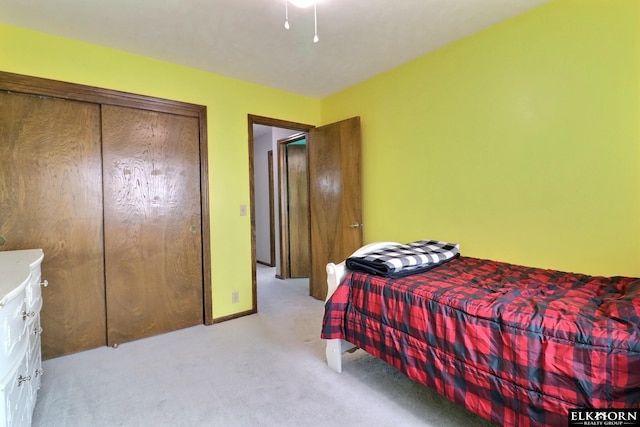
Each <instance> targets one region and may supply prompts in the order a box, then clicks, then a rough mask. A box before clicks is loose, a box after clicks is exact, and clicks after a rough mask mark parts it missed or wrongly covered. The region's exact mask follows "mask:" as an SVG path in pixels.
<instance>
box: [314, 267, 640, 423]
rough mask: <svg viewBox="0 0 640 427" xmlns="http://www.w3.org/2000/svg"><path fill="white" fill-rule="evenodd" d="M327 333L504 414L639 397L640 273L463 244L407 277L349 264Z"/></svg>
mask: <svg viewBox="0 0 640 427" xmlns="http://www.w3.org/2000/svg"><path fill="white" fill-rule="evenodd" d="M321 336H322V338H325V339H334V338H339V339H344V340H347V341H349V342H350V343H352V344H354V345H356V346H357V347H359V348H361V349H363V350H365V351H366V352H368V353H370V354H372V355H373V356H376V357H378V358H380V359H382V360H384V361H386V362H387V363H389V364H390V365H392V366H394V367H396V368H397V369H399V370H401V371H402V372H404V373H405V374H406V375H407V376H409V377H410V378H411V379H413V380H415V381H418V382H420V383H422V384H425V385H427V386H429V387H432V388H434V389H435V390H436V391H438V392H439V393H441V394H443V395H444V396H445V397H446V398H448V399H449V400H451V401H453V402H456V403H458V404H460V405H463V406H464V407H465V408H467V409H468V410H470V411H472V412H474V413H476V414H478V415H480V416H482V417H484V418H486V419H488V420H491V421H492V422H494V423H496V424H498V425H519V426H527V427H533V426H536V427H540V426H548V427H556V426H562V425H567V414H568V410H569V409H572V408H640V278H629V277H597V276H587V275H582V274H573V273H565V272H560V271H555V270H544V269H537V268H530V267H523V266H517V265H512V264H507V263H500V262H495V261H488V260H481V259H476V258H470V257H462V256H460V257H458V258H456V259H454V260H451V261H450V262H447V263H446V264H444V265H442V266H440V267H438V268H434V269H432V270H430V271H428V272H426V273H422V274H416V275H412V276H410V277H404V278H400V279H391V278H386V277H381V276H376V275H372V274H365V273H361V272H352V273H349V274H348V275H347V277H346V278H345V280H344V281H343V282H342V284H340V286H338V288H337V289H336V291H335V293H334V294H333V295H332V296H331V297H330V299H329V300H328V302H327V304H326V306H325V315H324V321H323V325H322V335H321Z"/></svg>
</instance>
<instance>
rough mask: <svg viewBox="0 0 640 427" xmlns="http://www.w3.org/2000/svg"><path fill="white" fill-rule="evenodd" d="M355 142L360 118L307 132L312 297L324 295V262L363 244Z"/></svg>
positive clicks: (338, 258) (342, 256) (340, 257)
mask: <svg viewBox="0 0 640 427" xmlns="http://www.w3.org/2000/svg"><path fill="white" fill-rule="evenodd" d="M360 146H361V137H360V118H359V117H354V118H351V119H347V120H343V121H341V122H337V123H333V124H330V125H326V126H322V127H318V128H315V129H312V130H311V131H310V132H309V143H308V150H309V206H310V222H311V276H310V280H309V293H310V294H311V296H313V297H314V298H317V299H325V298H326V296H327V273H326V265H327V263H329V262H336V263H337V262H340V261H343V260H344V259H345V258H346V257H348V256H349V255H351V254H352V253H353V252H354V251H355V250H356V249H358V248H360V247H361V246H362V225H361V224H362V196H361V180H360V179H361V165H360V164H361V160H360V151H361V148H360Z"/></svg>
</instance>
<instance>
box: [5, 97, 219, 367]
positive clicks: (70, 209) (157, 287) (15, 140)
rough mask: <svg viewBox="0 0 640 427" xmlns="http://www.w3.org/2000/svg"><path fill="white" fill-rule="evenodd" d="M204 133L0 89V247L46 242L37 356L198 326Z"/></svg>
mask: <svg viewBox="0 0 640 427" xmlns="http://www.w3.org/2000/svg"><path fill="white" fill-rule="evenodd" d="M200 129H201V127H200V122H199V119H198V117H194V116H193V115H192V116H188V115H185V116H183V115H180V114H172V113H167V112H157V111H150V110H146V109H138V108H129V107H120V106H112V105H105V104H101V103H92V102H77V101H72V100H65V99H58V98H55V97H46V96H32V95H26V94H21V93H12V92H5V91H2V90H0V159H2V162H3V166H2V167H0V236H1V237H3V239H4V240H5V241H6V243H4V245H2V246H0V250H15V249H27V248H43V249H44V252H45V259H44V262H43V265H42V277H43V279H47V280H48V282H49V286H48V287H46V288H43V299H44V305H43V308H42V328H43V333H42V352H43V358H45V359H48V358H52V357H57V356H61V355H65V354H71V353H75V352H78V351H82V350H87V349H90V348H95V347H100V346H104V345H114V346H115V345H118V344H122V343H124V342H127V341H131V340H135V339H139V338H143V337H148V336H151V335H156V334H160V333H164V332H168V331H172V330H176V329H181V328H184V327H187V326H192V325H197V324H202V323H203V322H205V319H206V316H204V306H205V305H206V304H204V301H203V298H204V295H203V256H202V251H203V249H202V247H203V246H202V244H203V234H202V233H203V222H202V210H201V206H202V205H201V203H202V200H201V199H202V197H201V194H202V193H201V176H200V174H201V169H200V139H199V138H200V135H199V133H200ZM3 239H0V241H2V240H3Z"/></svg>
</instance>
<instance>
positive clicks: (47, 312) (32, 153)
mask: <svg viewBox="0 0 640 427" xmlns="http://www.w3.org/2000/svg"><path fill="white" fill-rule="evenodd" d="M0 138H1V139H0V159H2V167H0V236H3V237H4V239H6V243H5V244H4V245H3V246H2V247H1V248H0V249H1V250H18V249H34V248H42V249H44V253H45V261H43V264H42V278H43V279H46V280H47V281H48V282H49V284H50V285H49V286H48V287H46V288H43V290H42V292H43V298H44V305H43V308H42V311H41V325H42V328H43V333H42V354H43V356H44V357H45V358H48V357H54V356H59V355H62V354H69V353H74V352H77V351H80V350H85V349H88V348H94V347H99V346H102V345H105V338H104V337H105V322H106V317H105V297H104V290H105V288H104V261H103V260H104V253H103V240H102V237H103V235H102V180H101V176H102V172H101V171H102V164H101V158H100V106H99V105H96V104H91V103H86V102H75V101H67V100H62V99H56V98H45V97H37V96H30V95H23V94H16V93H8V92H2V91H0Z"/></svg>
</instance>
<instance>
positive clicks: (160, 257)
mask: <svg viewBox="0 0 640 427" xmlns="http://www.w3.org/2000/svg"><path fill="white" fill-rule="evenodd" d="M197 141H198V120H197V119H196V118H193V117H184V116H178V115H174V114H165V113H158V112H154V111H146V110H138V109H133V108H125V107H114V106H109V105H104V106H103V107H102V155H103V165H104V166H103V169H104V240H105V277H106V283H107V286H106V289H107V344H108V345H117V344H119V343H122V342H127V341H131V340H134V339H138V338H143V337H148V336H151V335H157V334H160V333H163V332H168V331H172V330H175V329H180V328H184V327H187V326H193V325H197V324H199V323H202V319H203V318H202V264H201V260H202V253H201V237H200V233H201V221H200V191H199V185H200V171H199V169H198V168H197V167H196V165H197V164H198V156H199V153H198V144H197Z"/></svg>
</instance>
